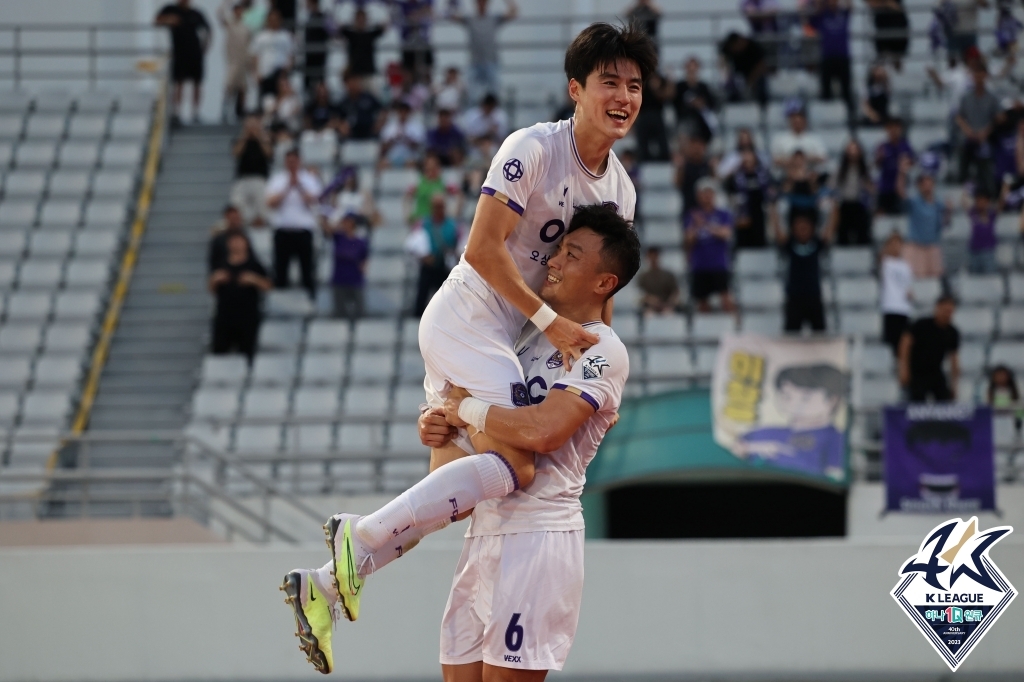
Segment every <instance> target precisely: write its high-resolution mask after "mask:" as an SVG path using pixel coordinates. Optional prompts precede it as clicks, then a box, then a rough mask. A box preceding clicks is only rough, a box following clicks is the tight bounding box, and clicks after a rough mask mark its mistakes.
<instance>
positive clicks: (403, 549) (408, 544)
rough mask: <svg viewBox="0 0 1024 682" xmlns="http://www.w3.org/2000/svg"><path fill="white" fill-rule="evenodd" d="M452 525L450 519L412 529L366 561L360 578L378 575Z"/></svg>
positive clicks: (360, 569) (360, 570)
mask: <svg viewBox="0 0 1024 682" xmlns="http://www.w3.org/2000/svg"><path fill="white" fill-rule="evenodd" d="M451 523H452V520H451V519H450V518H448V519H442V520H440V521H438V522H437V523H434V524H431V525H429V526H425V527H419V526H417V527H414V528H410V529H409V530H407V531H405V532H404V533H402V534H400V535H399V536H398V537H397V538H395V539H394V542H389V543H386V544H385V545H384V546H383V547H381V548H380V549H379V550H377V551H376V552H374V553H373V556H372V557H371V558H370V561H364V562H363V565H362V566H360V568H359V577H360V578H365V577H366V576H368V575H370V574H371V573H376V572H377V571H379V570H380V569H382V568H384V567H385V566H387V565H388V564H390V563H391V562H392V561H394V560H395V559H400V558H402V557H404V556H405V555H406V554H408V553H409V551H410V550H411V549H412V548H413V547H415V546H416V545H418V544H420V540H422V539H423V538H425V537H426V536H428V535H430V534H431V533H436V532H437V531H439V530H443V529H445V528H447V527H448V526H450V525H451ZM328 565H329V564H328Z"/></svg>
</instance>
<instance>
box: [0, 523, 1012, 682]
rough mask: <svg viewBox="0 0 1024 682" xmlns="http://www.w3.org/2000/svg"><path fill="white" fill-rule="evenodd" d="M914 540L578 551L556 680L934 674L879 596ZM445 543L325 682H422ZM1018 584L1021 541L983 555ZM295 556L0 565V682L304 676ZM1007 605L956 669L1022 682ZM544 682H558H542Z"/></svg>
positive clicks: (226, 551)
mask: <svg viewBox="0 0 1024 682" xmlns="http://www.w3.org/2000/svg"><path fill="white" fill-rule="evenodd" d="M920 539H921V538H920V537H916V538H914V537H905V538H890V539H885V538H881V539H876V540H873V541H870V542H868V541H856V540H845V541H834V540H825V541H816V540H811V541H774V542H772V541H761V542H736V541H717V542H706V541H702V542H662V543H650V542H606V541H598V542H590V543H588V545H587V564H586V574H587V578H586V590H585V596H584V604H583V611H582V616H581V622H580V628H579V633H578V636H577V639H576V644H575V646H574V648H573V651H572V654H571V655H570V657H569V662H568V664H567V666H566V671H565V673H563V675H561V676H559V677H560V678H562V679H567V678H582V679H592V678H593V677H601V678H605V679H607V678H608V677H609V676H619V677H620V678H621V679H636V678H638V677H639V676H641V675H669V674H671V675H680V676H697V675H715V676H718V675H746V676H756V677H760V678H762V679H763V678H764V676H768V675H778V676H786V677H787V678H789V679H792V677H793V676H801V677H802V676H804V675H812V674H817V673H825V674H828V675H829V676H834V675H836V674H851V675H854V674H858V675H859V674H864V675H868V674H878V675H883V676H884V677H883V679H887V680H893V679H906V678H907V677H909V676H913V679H934V680H938V679H940V678H942V677H944V675H946V674H948V671H947V670H946V668H945V666H944V664H943V663H942V662H941V660H940V659H939V657H938V656H937V655H936V654H935V653H934V652H933V651H932V650H931V648H930V647H929V645H928V644H927V643H926V642H925V641H924V639H923V638H922V637H921V635H920V634H918V633H917V632H916V631H915V630H914V628H913V627H912V626H911V624H910V622H909V621H908V620H907V618H906V616H905V615H904V614H902V613H901V612H900V611H899V609H898V608H897V606H896V605H895V604H894V603H893V601H892V599H891V598H890V597H889V595H888V592H889V590H890V589H891V588H892V586H893V585H894V584H895V583H896V577H897V576H896V572H897V570H898V568H899V566H901V565H902V563H903V561H904V560H905V559H906V558H907V557H908V556H909V555H910V554H912V553H913V552H914V551H915V550H916V548H917V545H918V543H919V542H920ZM459 547H460V543H459V542H458V541H455V542H453V541H452V540H451V539H450V538H442V539H440V540H435V539H428V540H427V541H425V542H424V543H423V544H422V546H421V547H419V548H417V549H416V550H415V551H414V552H412V553H411V554H410V555H409V556H408V557H407V558H405V559H403V560H402V561H400V562H396V563H395V564H393V565H392V566H390V567H388V569H387V570H385V571H382V572H381V574H380V575H377V576H374V577H373V578H371V580H370V582H369V583H368V587H367V591H366V596H365V600H364V604H363V616H362V618H361V619H360V621H359V622H358V623H355V624H352V623H345V622H343V623H341V624H339V626H338V628H337V630H336V635H335V637H336V639H335V642H336V643H335V652H336V655H337V656H338V658H339V660H341V659H343V660H345V661H346V663H347V664H348V666H349V667H348V668H347V669H346V671H345V673H344V674H343V675H338V678H340V679H393V680H401V679H438V678H439V671H438V664H437V642H438V624H439V620H440V616H441V613H442V610H443V608H444V604H445V600H446V597H447V590H448V588H449V586H450V584H451V579H452V572H453V569H454V567H455V564H456V561H457V558H458V554H459ZM993 557H994V559H995V560H996V562H997V563H998V564H999V566H1000V567H1001V568H1002V569H1003V571H1004V573H1006V574H1007V576H1008V577H1009V578H1010V580H1011V581H1012V582H1015V583H1016V585H1017V587H1018V588H1020V587H1024V541H1022V539H1021V538H1020V537H1019V535H1018V536H1017V537H1013V536H1011V538H1009V539H1008V540H1006V541H1004V542H1003V543H1001V544H1000V545H999V546H998V547H996V548H995V549H994V550H993ZM325 559H326V551H325V549H324V548H323V546H322V545H318V546H317V545H308V546H305V547H303V548H302V549H287V548H271V549H267V548H244V547H240V546H238V545H227V546H207V547H199V546H194V547H184V548H183V547H177V548H156V547H148V548H147V547H137V548H128V547H110V548H59V549H58V548H48V549H19V550H13V549H11V550H0V682H26V681H29V680H45V681H47V682H51V681H52V682H64V681H67V682H72V681H74V682H92V681H95V682H122V681H124V682H129V681H131V682H138V681H140V680H159V681H165V680H166V681H168V682H171V681H185V680H268V681H269V680H287V679H299V678H302V679H308V678H310V677H312V676H313V675H314V673H313V671H312V670H311V669H310V668H309V667H308V665H307V664H306V663H305V661H304V658H303V657H302V655H301V654H300V653H299V652H298V651H297V649H296V642H295V641H294V638H293V636H292V632H293V629H294V624H293V622H292V620H291V616H290V614H289V612H288V611H287V610H286V607H285V606H284V605H283V603H282V595H281V593H280V592H278V591H277V589H276V588H277V585H278V584H279V582H280V580H281V577H282V575H283V574H284V573H285V572H286V571H287V570H288V569H290V568H292V567H295V566H315V565H320V564H321V563H322V562H323V561H324V560H325ZM1022 632H1024V603H1019V604H1014V605H1013V606H1011V608H1010V609H1008V611H1007V613H1006V614H1005V615H1004V616H1003V618H1002V619H1001V620H1000V622H999V623H998V625H997V626H996V627H995V628H994V629H993V630H992V631H991V632H990V633H989V634H988V635H987V636H986V638H985V640H984V641H983V642H982V643H981V644H980V645H979V646H978V649H977V650H976V651H975V652H974V653H973V654H972V655H971V657H970V658H969V659H968V660H967V662H966V663H965V664H964V666H963V668H962V669H961V670H962V671H963V672H962V673H961V674H959V675H958V677H959V678H964V677H967V678H970V677H971V676H972V674H978V673H1007V674H1011V675H1012V676H1013V677H1014V678H1015V677H1016V674H1020V675H1024V647H1021V646H1020V635H1021V633H1022ZM553 679H558V678H553Z"/></svg>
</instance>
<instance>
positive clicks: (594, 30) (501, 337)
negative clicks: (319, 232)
mask: <svg viewBox="0 0 1024 682" xmlns="http://www.w3.org/2000/svg"><path fill="white" fill-rule="evenodd" d="M656 66H657V55H656V50H655V48H654V45H653V43H652V42H651V41H650V39H649V38H648V37H647V36H646V34H644V33H643V32H642V31H640V30H638V29H636V28H632V27H627V28H616V27H613V26H610V25H608V24H593V25H591V26H590V27H588V28H587V29H585V30H584V31H582V32H581V33H580V34H579V35H578V36H577V37H576V39H575V40H574V41H573V43H572V44H571V45H570V47H569V49H568V50H567V52H566V56H565V71H566V75H567V77H568V79H569V86H568V87H569V94H570V96H571V97H572V98H573V100H574V101H575V102H576V111H575V115H574V117H573V119H571V120H568V121H559V122H557V123H540V124H537V125H534V126H531V127H530V128H525V129H522V130H519V131H517V132H515V133H513V134H512V135H510V136H509V137H508V139H506V140H505V142H504V144H503V145H502V147H501V148H500V149H499V151H498V153H497V154H496V155H495V157H494V160H493V162H492V164H491V168H490V170H489V172H488V175H487V178H486V179H485V181H484V184H483V187H482V189H481V193H482V196H481V198H480V202H479V204H478V206H477V212H476V216H475V218H474V221H473V226H472V228H471V231H470V235H469V242H468V244H467V247H466V251H465V253H464V254H463V257H462V261H461V262H460V263H459V265H458V266H456V268H455V269H453V271H452V273H451V275H450V276H449V278H448V280H447V281H446V282H445V284H444V286H443V287H442V288H441V290H440V291H439V292H438V293H437V295H435V296H434V298H433V299H432V300H431V302H430V304H429V305H428V306H427V309H426V311H425V313H424V315H423V317H422V319H421V323H420V339H419V342H420V349H421V351H422V353H423V356H424V361H425V365H426V374H427V376H426V380H425V381H424V387H425V389H426V392H427V403H428V405H430V406H431V407H433V408H437V407H440V406H442V405H444V403H445V400H446V398H447V397H448V394H449V391H450V390H451V387H453V386H458V387H462V388H464V389H465V390H466V391H468V393H469V394H470V395H471V396H472V397H473V399H474V400H470V401H468V407H466V408H463V409H464V410H466V411H467V414H466V415H465V417H466V418H464V419H463V421H464V422H466V423H467V424H468V427H466V428H464V429H460V432H459V435H458V436H456V437H455V438H454V439H453V441H452V442H450V443H447V444H445V445H444V446H442V447H435V448H432V450H431V469H432V473H431V474H430V476H428V477H427V478H426V479H424V480H423V481H421V482H420V483H419V484H417V485H416V486H414V487H413V488H411V489H410V490H408V491H406V492H405V493H403V494H402V495H400V496H399V497H398V498H396V499H395V500H394V501H392V502H391V503H389V504H388V505H385V507H383V508H382V509H381V510H379V511H377V512H375V513H373V514H370V515H368V516H366V517H359V516H357V515H353V514H338V515H336V516H334V517H332V519H330V520H329V521H328V523H327V525H326V526H325V529H326V531H327V533H328V540H329V544H330V546H331V548H332V551H333V553H334V557H333V560H332V562H329V563H328V565H326V566H324V567H323V568H322V569H319V570H317V571H293V572H292V573H289V574H288V576H286V578H285V585H284V586H283V587H284V589H285V590H286V592H288V594H289V598H290V600H291V601H292V603H293V605H294V607H295V609H296V618H297V620H299V626H300V638H301V639H302V641H303V644H304V648H306V650H307V653H309V654H310V658H311V660H312V661H313V663H314V664H315V665H316V666H317V668H318V669H319V670H321V672H329V671H330V669H331V668H332V667H333V663H332V661H331V654H330V641H329V639H330V634H331V632H330V622H329V620H328V621H327V623H326V625H325V624H324V623H323V621H324V617H323V615H322V610H321V609H319V608H317V609H316V613H315V614H312V613H306V611H307V609H311V608H312V606H313V605H314V604H316V600H311V599H310V598H309V597H310V595H311V594H312V591H313V590H316V591H317V592H319V593H323V594H324V595H326V596H327V597H328V598H329V601H331V602H336V603H337V604H338V605H339V606H340V609H341V611H342V613H343V614H344V616H345V617H346V618H348V619H349V620H355V619H356V618H357V617H358V614H359V598H360V593H361V590H362V585H363V579H364V578H365V577H366V576H367V575H369V574H370V573H372V572H373V571H375V570H379V569H380V568H381V567H382V566H383V565H385V564H386V563H388V562H390V561H392V560H393V559H394V558H397V557H398V556H401V554H402V553H403V552H404V551H407V550H408V549H409V548H410V547H411V546H413V545H414V544H415V543H416V542H418V541H419V539H420V538H421V537H423V536H424V535H426V534H428V533H430V532H434V531H436V530H440V529H441V528H443V527H445V526H446V525H448V524H449V523H451V521H452V520H454V519H456V518H459V517H461V516H462V515H464V514H466V513H468V512H469V511H470V510H472V509H473V508H474V507H476V505H478V504H479V503H480V502H482V501H484V500H487V499H492V498H498V497H502V496H505V495H508V494H510V493H513V492H515V491H517V490H519V489H521V488H525V487H528V486H529V485H530V484H531V483H532V481H533V479H534V475H535V473H536V464H535V455H534V453H535V452H537V451H541V452H543V451H544V449H545V448H538V447H536V444H534V445H523V444H522V442H521V441H519V445H517V444H516V441H514V440H513V442H509V441H507V440H503V439H502V438H501V437H499V436H496V435H492V434H490V433H488V432H487V430H486V429H481V428H480V426H482V425H483V423H484V422H483V421H481V420H480V419H481V417H480V414H481V412H484V411H485V408H483V407H481V405H489V406H497V408H499V409H500V408H506V409H503V410H502V414H504V412H505V411H506V410H507V409H508V408H522V407H526V406H528V405H530V403H531V389H530V388H528V387H527V381H526V379H525V376H524V371H523V366H522V364H521V363H520V358H519V357H518V356H517V349H516V348H515V345H516V340H517V339H518V338H519V335H520V333H521V331H522V330H523V326H524V324H525V322H526V321H530V322H531V323H532V325H533V327H534V328H536V329H537V330H538V333H539V334H540V335H542V336H543V337H544V338H545V339H546V342H547V343H549V344H550V345H551V347H552V348H554V349H555V350H556V351H558V352H559V353H560V354H561V357H563V358H565V362H564V364H565V365H568V364H570V363H571V362H572V360H577V361H578V362H577V364H574V365H573V367H574V371H579V372H581V373H582V372H586V371H590V372H594V371H596V369H595V368H594V367H591V368H590V369H589V370H588V369H587V367H586V365H585V364H583V360H579V359H580V358H581V356H582V353H583V350H584V349H587V348H590V349H593V348H594V347H595V345H596V344H598V343H599V341H600V337H599V335H598V334H596V333H594V332H593V331H591V330H590V329H587V328H584V327H583V325H582V324H580V322H579V321H574V320H572V319H570V318H569V317H567V316H565V315H560V314H558V313H556V312H555V310H554V309H552V307H551V306H549V305H548V304H547V303H545V302H544V301H543V300H542V299H541V297H539V296H538V295H537V291H539V290H540V288H541V286H542V285H545V284H546V285H556V284H558V282H557V281H552V277H556V276H554V275H550V274H549V269H548V265H549V262H548V261H549V259H550V258H551V257H552V256H553V255H554V254H555V253H556V252H557V251H558V249H559V245H560V243H561V241H562V239H563V237H564V236H565V234H566V231H567V226H568V225H570V223H571V221H572V219H573V214H574V210H575V207H576V206H581V205H596V204H603V205H605V206H607V207H609V208H610V209H611V211H613V212H615V213H617V214H618V215H619V216H620V217H622V218H624V219H625V220H629V221H631V220H632V218H633V211H634V207H635V204H636V194H635V192H634V190H633V185H632V183H631V181H630V179H629V177H628V176H627V174H626V172H625V170H624V169H623V167H622V165H621V164H620V163H619V161H618V159H617V158H616V157H615V154H614V153H613V152H612V151H611V147H612V145H613V144H614V142H615V141H616V140H618V139H621V138H622V137H624V136H625V135H626V134H627V133H628V132H629V129H630V127H631V126H632V124H633V122H634V121H635V119H636V116H637V113H638V112H639V109H640V104H641V91H642V87H643V83H644V81H645V80H646V78H647V77H648V75H649V74H650V73H652V72H653V71H654V69H655V68H656ZM634 237H635V235H634ZM575 257H576V256H574V255H573V253H572V252H569V253H567V254H565V258H566V259H569V260H572V259H573V258H575ZM631 276H632V275H630V277H631ZM620 279H622V278H620ZM624 281H628V278H625V280H624ZM604 300H605V301H606V307H605V310H604V315H603V316H600V315H599V316H597V317H596V318H594V319H605V320H607V319H608V317H609V316H608V310H609V308H610V294H609V295H608V296H605V297H604ZM588 321H589V320H588ZM531 357H532V356H531ZM623 357H624V356H623ZM598 364H599V363H598ZM619 364H620V365H624V364H625V360H623V361H622V362H621V363H619ZM534 395H537V394H536V393H534ZM575 398H577V399H578V400H579V401H582V402H584V403H585V404H588V405H589V408H588V409H590V410H591V412H593V411H594V409H595V406H594V405H590V404H589V403H587V401H586V400H585V399H583V398H580V397H579V396H575ZM561 418H562V419H563V420H568V417H567V416H566V415H561ZM579 423H582V421H581V422H579ZM544 444H545V445H547V446H548V447H550V444H551V443H550V441H548V442H545V443H544ZM477 453H480V454H477ZM424 500H427V501H426V502H424ZM310 615H314V616H316V617H315V618H312V619H311V618H309V616H310ZM304 618H305V620H307V621H308V623H306V624H304V623H303V619H304ZM313 620H316V621H317V622H318V623H320V625H317V624H314V623H313ZM306 633H308V635H307V634H306ZM520 657H521V655H520Z"/></svg>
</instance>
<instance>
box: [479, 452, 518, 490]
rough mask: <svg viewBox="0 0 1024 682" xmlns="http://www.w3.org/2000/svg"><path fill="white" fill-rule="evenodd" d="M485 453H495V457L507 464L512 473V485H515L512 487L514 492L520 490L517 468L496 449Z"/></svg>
mask: <svg viewBox="0 0 1024 682" xmlns="http://www.w3.org/2000/svg"><path fill="white" fill-rule="evenodd" d="M484 454H487V455H494V456H495V457H497V458H498V459H500V460H501V461H502V462H503V463H504V464H505V466H506V467H508V472H509V473H510V474H512V485H513V486H515V487H514V488H512V492H515V491H517V490H519V477H518V476H516V470H515V469H514V468H513V467H512V465H511V464H509V463H508V460H507V459H505V458H504V457H502V456H501V454H499V453H497V452H495V451H494V450H488V451H487V452H486V453H484Z"/></svg>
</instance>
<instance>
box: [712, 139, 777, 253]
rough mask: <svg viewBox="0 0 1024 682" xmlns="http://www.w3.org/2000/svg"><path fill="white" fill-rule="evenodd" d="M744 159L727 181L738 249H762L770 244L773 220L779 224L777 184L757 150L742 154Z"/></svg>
mask: <svg viewBox="0 0 1024 682" xmlns="http://www.w3.org/2000/svg"><path fill="white" fill-rule="evenodd" d="M740 159H741V160H740V167H739V168H737V169H736V171H735V172H734V173H733V174H732V175H730V176H729V177H728V178H726V180H725V191H726V193H727V194H728V195H729V198H730V200H731V203H732V210H733V215H735V216H736V248H737V249H743V248H759V247H762V246H766V245H767V244H768V235H767V229H766V228H767V221H768V218H769V216H770V218H771V220H772V224H775V223H776V222H778V212H777V211H776V208H775V199H776V189H775V181H774V180H773V179H772V175H771V173H770V172H769V170H768V168H766V167H765V166H763V165H761V162H760V161H759V160H758V158H757V154H755V153H754V150H753V149H749V148H748V149H745V150H744V151H743V152H741V153H740ZM766 205H767V207H768V210H767V211H766V210H765V206H766Z"/></svg>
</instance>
